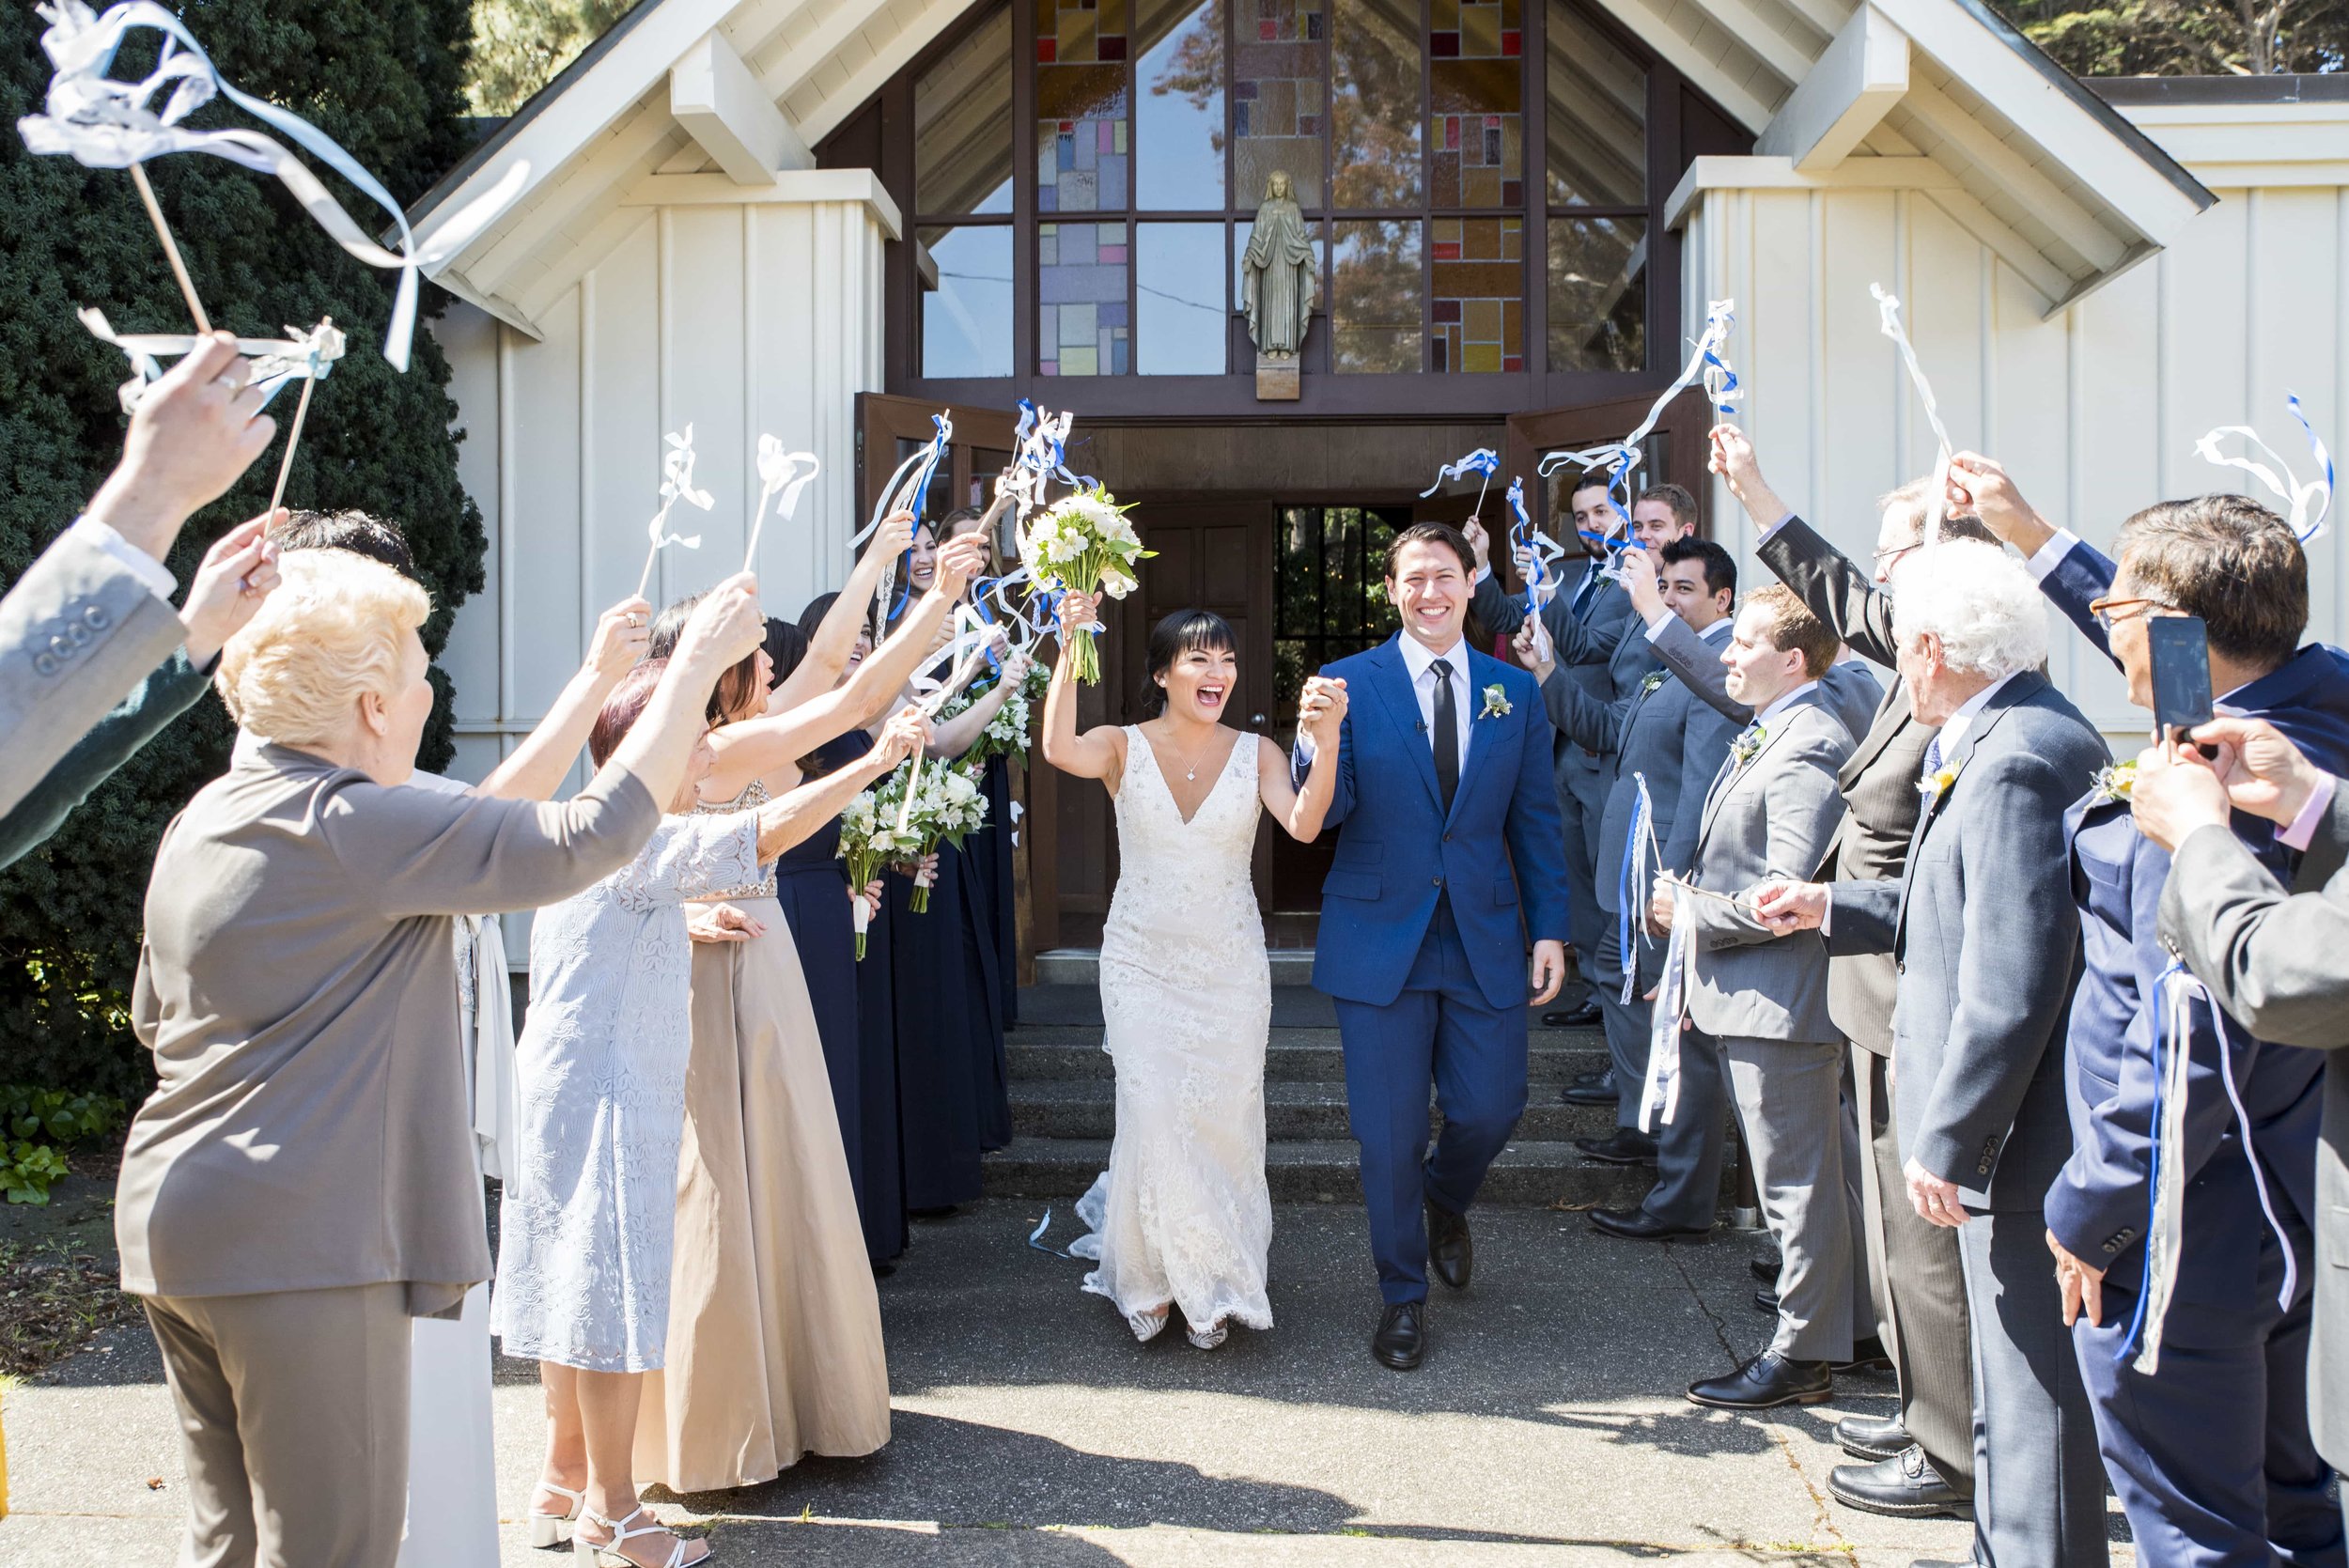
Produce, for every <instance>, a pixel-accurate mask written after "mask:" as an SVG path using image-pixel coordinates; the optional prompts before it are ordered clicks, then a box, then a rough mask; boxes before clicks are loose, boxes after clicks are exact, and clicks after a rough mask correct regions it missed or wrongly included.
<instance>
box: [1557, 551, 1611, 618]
mask: <svg viewBox="0 0 2349 1568" xmlns="http://www.w3.org/2000/svg"><path fill="white" fill-rule="evenodd" d="M1598 567H1599V563H1597V562H1596V561H1591V560H1585V561H1584V562H1583V564H1582V576H1581V579H1580V580H1579V582H1576V583H1575V585H1574V592H1573V594H1571V595H1570V596H1568V598H1567V599H1566V613H1567V614H1569V615H1572V616H1574V618H1575V619H1576V620H1578V621H1587V620H1589V619H1590V618H1591V612H1592V611H1594V610H1596V609H1597V608H1598V601H1599V600H1600V599H1603V598H1606V597H1607V590H1608V588H1609V587H1610V583H1609V582H1607V580H1606V579H1604V578H1602V577H1600V576H1599V575H1598ZM1586 584H1587V585H1588V586H1589V587H1590V590H1591V592H1590V596H1589V597H1588V598H1584V597H1583V593H1582V589H1583V587H1584V586H1585V585H1586ZM1577 604H1579V605H1581V607H1582V608H1581V609H1580V610H1579V612H1578V611H1577V610H1576V609H1575V606H1576V605H1577Z"/></svg>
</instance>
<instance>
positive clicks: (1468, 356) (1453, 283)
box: [1428, 217, 1525, 372]
mask: <svg viewBox="0 0 2349 1568" xmlns="http://www.w3.org/2000/svg"><path fill="white" fill-rule="evenodd" d="M1432 232H1433V239H1432V240H1431V241H1430V244H1429V248H1430V249H1431V250H1432V251H1433V253H1434V272H1435V285H1436V287H1435V293H1434V296H1433V300H1432V303H1430V304H1429V306H1428V316H1429V317H1430V318H1431V319H1432V321H1433V322H1434V328H1435V334H1434V336H1433V338H1432V339H1431V340H1430V342H1429V350H1430V351H1429V355H1428V359H1429V368H1430V369H1434V370H1462V371H1480V372H1481V371H1495V370H1522V369H1524V368H1525V220H1524V219H1523V218H1514V217H1512V218H1438V219H1437V220H1436V221H1435V224H1434V225H1433V230H1432Z"/></svg>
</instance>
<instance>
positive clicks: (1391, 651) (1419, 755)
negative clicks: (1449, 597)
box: [1370, 631, 1475, 811]
mask: <svg viewBox="0 0 2349 1568" xmlns="http://www.w3.org/2000/svg"><path fill="white" fill-rule="evenodd" d="M1407 635H1408V633H1405V632H1400V631H1398V632H1396V633H1395V638H1396V639H1400V638H1402V637H1404V636H1407ZM1461 645H1462V646H1463V647H1465V646H1467V644H1466V643H1463V644H1461ZM1370 657H1371V660H1372V661H1373V663H1374V664H1375V665H1376V667H1377V674H1376V675H1374V676H1373V678H1372V680H1371V683H1370V684H1371V690H1372V691H1376V692H1377V693H1378V700H1379V702H1380V703H1381V704H1382V705H1383V706H1385V707H1386V710H1387V718H1388V720H1389V721H1390V722H1392V724H1393V725H1394V728H1395V733H1396V734H1397V735H1399V736H1400V737H1402V739H1403V743H1404V745H1403V749H1404V751H1405V752H1407V753H1409V755H1410V757H1411V760H1412V761H1413V763H1414V764H1416V765H1417V767H1418V768H1419V777H1420V782H1421V783H1423V784H1425V785H1426V786H1427V798H1428V800H1431V801H1433V802H1434V803H1435V807H1436V809H1437V810H1438V811H1441V810H1443V790H1442V789H1441V788H1440V787H1439V786H1438V784H1437V783H1436V753H1435V749H1434V745H1433V743H1432V742H1431V741H1430V740H1429V739H1428V737H1427V733H1426V731H1425V730H1424V729H1423V727H1422V720H1421V719H1420V716H1419V693H1418V692H1416V691H1412V690H1411V671H1410V666H1408V665H1407V664H1405V663H1404V662H1403V650H1402V649H1401V648H1400V647H1398V646H1397V645H1396V643H1395V641H1394V640H1392V639H1391V640H1389V641H1387V642H1385V643H1381V644H1379V645H1378V646H1377V648H1375V649H1373V650H1372V651H1371V655H1370ZM1474 727H1475V726H1473V725H1470V729H1473V728H1474ZM1461 782H1462V783H1463V784H1465V783H1466V782H1467V769H1466V768H1465V767H1464V768H1462V769H1461ZM1453 799H1454V800H1458V799H1459V796H1458V795H1457V794H1455V795H1454V796H1453Z"/></svg>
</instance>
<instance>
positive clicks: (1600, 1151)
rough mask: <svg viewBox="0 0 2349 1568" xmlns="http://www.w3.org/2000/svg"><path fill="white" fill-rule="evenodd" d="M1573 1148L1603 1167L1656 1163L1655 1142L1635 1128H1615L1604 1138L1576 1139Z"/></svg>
mask: <svg viewBox="0 0 2349 1568" xmlns="http://www.w3.org/2000/svg"><path fill="white" fill-rule="evenodd" d="M1574 1146H1575V1147H1576V1148H1578V1149H1579V1150H1581V1151H1582V1152H1583V1153H1584V1154H1586V1155H1588V1156H1589V1157H1591V1158H1593V1159H1595V1160H1597V1161H1599V1162H1600V1163H1601V1164H1604V1165H1653V1164H1655V1163H1656V1140H1655V1139H1653V1138H1650V1137H1649V1136H1648V1135H1647V1134H1646V1133H1643V1132H1641V1130H1640V1129H1639V1128H1637V1127H1617V1128H1616V1129H1615V1130H1614V1131H1613V1132H1612V1133H1610V1135H1608V1136H1607V1137H1605V1138H1578V1139H1576V1140H1575V1141H1574Z"/></svg>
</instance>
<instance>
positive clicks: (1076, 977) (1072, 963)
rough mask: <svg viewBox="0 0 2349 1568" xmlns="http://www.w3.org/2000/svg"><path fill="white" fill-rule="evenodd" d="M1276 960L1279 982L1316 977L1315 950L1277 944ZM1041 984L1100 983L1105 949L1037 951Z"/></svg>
mask: <svg viewBox="0 0 2349 1568" xmlns="http://www.w3.org/2000/svg"><path fill="white" fill-rule="evenodd" d="M1268 956H1269V957H1270V958H1271V960H1272V983H1273V984H1274V985H1275V986H1310V985H1312V984H1313V979H1314V950H1313V949H1312V948H1310V947H1305V948H1298V947H1276V948H1274V949H1272V950H1271V952H1270V953H1269V954H1268ZM1035 980H1036V984H1037V985H1039V986H1097V985H1099V984H1100V983H1101V950H1100V949H1099V948H1097V947H1056V948H1053V949H1051V950H1050V951H1049V952H1044V953H1039V954H1037V955H1035Z"/></svg>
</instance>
